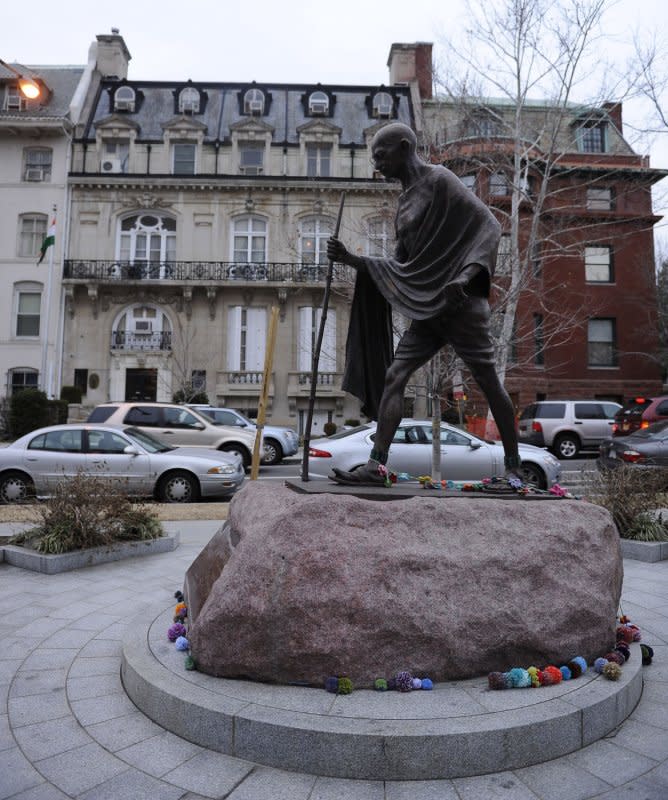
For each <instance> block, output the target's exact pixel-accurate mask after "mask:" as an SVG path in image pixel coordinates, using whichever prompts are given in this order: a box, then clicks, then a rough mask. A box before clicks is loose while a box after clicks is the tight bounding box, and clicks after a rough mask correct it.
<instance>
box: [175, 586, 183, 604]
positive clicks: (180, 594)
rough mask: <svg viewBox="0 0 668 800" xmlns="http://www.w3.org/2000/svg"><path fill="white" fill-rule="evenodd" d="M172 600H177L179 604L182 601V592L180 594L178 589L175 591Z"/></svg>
mask: <svg viewBox="0 0 668 800" xmlns="http://www.w3.org/2000/svg"><path fill="white" fill-rule="evenodd" d="M174 598H175V599H176V600H178V601H179V602H181V601H182V600H183V592H182V591H181V590H180V589H177V590H176V591H175V592H174Z"/></svg>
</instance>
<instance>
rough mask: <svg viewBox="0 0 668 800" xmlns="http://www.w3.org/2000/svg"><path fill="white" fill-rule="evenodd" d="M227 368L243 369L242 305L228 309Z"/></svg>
mask: <svg viewBox="0 0 668 800" xmlns="http://www.w3.org/2000/svg"><path fill="white" fill-rule="evenodd" d="M227 368H228V369H237V370H238V369H241V306H230V308H229V309H228V311H227Z"/></svg>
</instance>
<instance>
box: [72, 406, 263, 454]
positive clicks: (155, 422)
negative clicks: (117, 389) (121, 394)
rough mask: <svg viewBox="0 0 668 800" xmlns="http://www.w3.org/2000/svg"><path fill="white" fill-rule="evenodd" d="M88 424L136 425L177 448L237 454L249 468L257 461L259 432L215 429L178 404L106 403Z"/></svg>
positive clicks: (205, 418) (90, 416) (98, 408)
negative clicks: (255, 454)
mask: <svg viewBox="0 0 668 800" xmlns="http://www.w3.org/2000/svg"><path fill="white" fill-rule="evenodd" d="M87 421H88V422H98V423H99V422H105V423H107V424H108V425H132V426H134V427H135V428H139V429H140V430H143V431H146V432H147V433H152V434H153V435H154V436H156V437H157V438H158V439H161V440H162V441H163V442H165V443H166V444H170V445H174V446H176V447H209V448H214V449H216V450H222V451H224V452H225V453H237V454H238V455H240V456H241V459H242V461H243V465H244V467H246V468H247V467H249V466H250V463H251V461H252V458H253V447H254V445H255V436H256V432H255V430H252V431H251V430H245V429H243V428H238V427H233V426H231V425H214V424H213V423H212V422H211V420H210V419H208V418H207V417H205V416H203V415H202V414H200V413H199V412H197V411H195V410H193V409H191V408H186V407H185V406H181V405H177V404H176V403H141V402H136V403H103V404H102V405H99V406H96V407H95V408H94V409H93V410H92V411H91V413H90V414H89V415H88V420H87ZM260 452H262V451H261V450H260Z"/></svg>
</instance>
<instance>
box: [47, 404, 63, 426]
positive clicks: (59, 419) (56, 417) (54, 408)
mask: <svg viewBox="0 0 668 800" xmlns="http://www.w3.org/2000/svg"><path fill="white" fill-rule="evenodd" d="M47 412H48V416H49V421H48V423H47V425H64V424H65V423H66V422H67V402H66V401H65V400H47Z"/></svg>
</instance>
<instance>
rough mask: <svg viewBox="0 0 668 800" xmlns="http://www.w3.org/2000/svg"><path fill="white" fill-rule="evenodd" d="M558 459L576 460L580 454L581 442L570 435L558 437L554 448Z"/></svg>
mask: <svg viewBox="0 0 668 800" xmlns="http://www.w3.org/2000/svg"><path fill="white" fill-rule="evenodd" d="M553 450H554V454H555V456H557V458H575V457H576V456H577V454H578V453H579V452H580V440H579V439H578V437H577V436H574V435H572V434H570V433H568V434H562V435H561V436H558V437H557V440H556V441H555V443H554V446H553Z"/></svg>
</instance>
